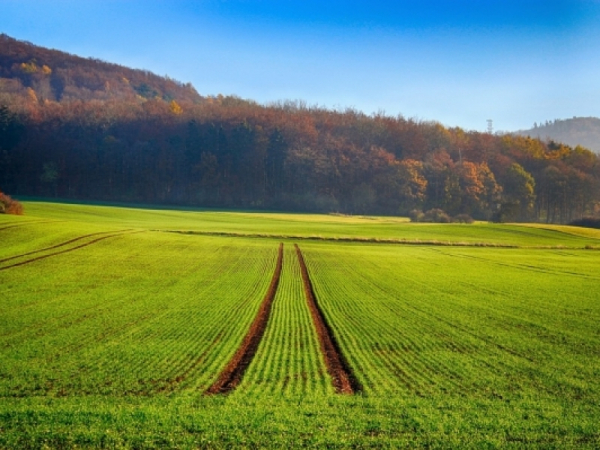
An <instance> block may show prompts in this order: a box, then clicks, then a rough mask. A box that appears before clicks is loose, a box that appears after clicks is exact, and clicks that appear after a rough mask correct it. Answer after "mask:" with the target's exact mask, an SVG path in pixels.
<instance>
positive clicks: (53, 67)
mask: <svg viewBox="0 0 600 450" xmlns="http://www.w3.org/2000/svg"><path fill="white" fill-rule="evenodd" d="M136 98H145V99H149V98H161V99H164V100H166V101H171V100H176V101H177V102H197V101H199V100H200V96H199V95H198V93H197V92H196V90H195V89H194V88H193V87H192V85H191V84H189V83H188V84H183V83H180V82H178V81H175V80H172V79H170V78H167V77H160V76H157V75H155V74H153V73H150V72H147V71H144V70H134V69H129V68H127V67H123V66H119V65H117V64H110V63H107V62H104V61H100V60H98V59H91V58H81V57H79V56H74V55H70V54H68V53H65V52H61V51H57V50H50V49H46V48H43V47H38V46H36V45H33V44H31V43H29V42H24V41H18V40H16V39H13V38H11V37H9V36H7V35H5V34H0V101H3V102H4V103H6V102H9V103H15V102H19V101H23V100H25V101H27V100H31V99H35V100H37V101H38V102H42V103H43V102H45V101H53V102H68V101H73V100H84V101H90V100H115V99H117V100H134V99H136Z"/></svg>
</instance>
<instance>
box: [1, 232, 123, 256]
mask: <svg viewBox="0 0 600 450" xmlns="http://www.w3.org/2000/svg"><path fill="white" fill-rule="evenodd" d="M121 231H122V232H123V233H126V232H127V231H132V230H121ZM115 232H116V231H101V232H99V233H91V234H86V235H83V236H79V237H76V238H73V239H69V240H68V241H65V242H63V243H61V244H56V245H52V246H50V247H45V248H41V249H39V250H34V251H32V252H27V253H22V254H20V255H15V256H11V257H9V258H4V259H0V263H3V262H6V261H12V260H13V259H17V258H23V257H25V256H30V255H35V254H36V253H42V252H46V251H48V250H54V249H55V248H60V247H64V246H65V245H69V244H72V243H73V242H77V241H80V240H82V239H85V238H89V237H92V236H98V235H101V234H109V233H115Z"/></svg>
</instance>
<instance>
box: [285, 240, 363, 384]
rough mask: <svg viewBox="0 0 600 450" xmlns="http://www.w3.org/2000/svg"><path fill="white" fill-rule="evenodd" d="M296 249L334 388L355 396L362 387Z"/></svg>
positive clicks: (310, 307) (307, 298)
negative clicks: (318, 299) (319, 302)
mask: <svg viewBox="0 0 600 450" xmlns="http://www.w3.org/2000/svg"><path fill="white" fill-rule="evenodd" d="M294 247H295V248H296V254H297V255H298V262H299V263H300V272H301V274H302V282H303V284H304V293H305V295H306V301H307V302H308V308H309V309H310V315H311V316H312V319H313V323H314V325H315V328H316V331H317V336H318V338H319V344H320V347H321V352H322V353H323V356H324V358H325V365H326V366H327V371H328V372H329V375H330V376H331V380H332V383H333V387H334V388H335V390H336V392H337V393H340V394H354V393H356V392H360V391H361V390H362V386H361V385H360V383H359V382H358V380H357V379H356V377H355V376H354V374H353V372H352V369H351V367H350V365H349V364H348V361H347V360H346V358H345V357H344V354H343V353H342V351H341V348H340V346H339V344H338V342H337V340H336V338H335V335H334V334H333V330H332V329H331V326H330V325H329V324H328V323H327V320H326V319H325V316H324V314H323V311H322V310H321V308H320V307H319V304H318V302H317V296H316V295H315V291H314V289H313V285H312V282H311V281H310V276H309V274H308V269H307V267H306V263H305V262H304V257H303V256H302V252H301V251H300V247H298V245H296V244H294Z"/></svg>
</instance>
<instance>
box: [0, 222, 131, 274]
mask: <svg viewBox="0 0 600 450" xmlns="http://www.w3.org/2000/svg"><path fill="white" fill-rule="evenodd" d="M125 233H126V232H121V233H116V234H111V235H109V236H102V237H99V238H96V239H93V240H91V241H89V242H86V243H85V244H80V245H77V246H75V247H71V248H67V249H65V250H61V251H59V252H54V253H50V254H49V255H43V256H38V257H36V258H31V259H28V260H27V261H22V262H20V263H15V264H11V265H10V266H4V267H0V271H2V270H6V269H10V268H12V267H18V266H24V265H25V264H29V263H32V262H35V261H40V260H42V259H46V258H50V257H51V256H57V255H62V254H63V253H69V252H72V251H74V250H77V249H80V248H83V247H87V246H89V245H92V244H95V243H96V242H99V241H103V240H104V239H108V238H111V237H116V236H121V235H123V234H125ZM134 233H142V231H134V232H133V233H130V234H134ZM35 253H37V252H35ZM22 256H24V255H22Z"/></svg>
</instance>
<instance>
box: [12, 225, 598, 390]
mask: <svg viewBox="0 0 600 450" xmlns="http://www.w3.org/2000/svg"><path fill="white" fill-rule="evenodd" d="M32 226H34V225H32ZM13 231H14V230H13ZM80 231H81V230H80ZM95 233H98V232H97V231H94V233H87V234H82V233H80V234H79V235H78V236H77V235H76V236H69V237H68V239H65V237H66V236H62V237H61V239H55V240H54V242H52V241H47V242H44V243H42V242H41V241H40V242H38V243H37V244H36V245H35V246H30V247H29V248H28V249H27V248H23V249H21V250H20V251H22V254H21V256H20V257H21V258H23V259H22V260H23V261H30V258H36V257H37V256H39V255H49V257H47V258H45V259H37V260H34V261H30V263H27V264H23V265H20V266H18V267H14V268H12V269H11V270H5V271H4V272H2V283H3V290H4V293H5V295H4V297H3V299H2V301H1V302H0V357H1V359H2V365H0V396H29V395H72V394H102V395H106V394H111V395H166V394H170V393H172V392H180V391H185V390H189V391H194V392H198V393H201V392H203V391H205V390H206V389H207V388H208V387H209V386H210V385H211V384H212V383H214V382H215V381H216V380H217V378H218V376H219V373H221V372H222V371H223V369H224V368H225V367H227V364H228V362H229V361H231V360H232V359H233V358H235V355H236V352H238V351H239V349H240V348H241V347H243V345H242V344H243V342H244V340H245V338H246V336H247V334H248V330H249V329H251V324H252V323H253V321H255V319H256V317H257V315H258V313H259V311H260V308H261V302H262V301H263V299H264V298H265V293H267V292H269V290H270V289H269V282H270V281H272V280H273V277H274V270H275V268H276V267H277V265H278V264H277V261H278V254H277V247H276V245H275V244H274V243H273V242H272V241H268V240H264V241H263V240H241V239H228V238H208V237H202V238H200V237H198V236H185V235H172V234H164V233H152V232H146V233H138V234H131V233H126V234H119V235H117V234H114V233H107V234H106V235H104V234H102V235H99V234H95ZM106 236H110V239H102V240H99V241H95V242H94V245H87V246H85V247H82V248H77V251H67V252H62V250H67V249H71V248H73V247H77V246H78V245H81V244H84V243H87V242H89V241H90V240H94V239H98V238H99V237H106ZM302 249H303V252H302V253H303V254H304V260H305V262H306V264H307V265H308V273H310V279H311V281H312V283H311V286H310V290H312V291H313V292H314V294H315V296H316V299H317V300H318V305H319V308H318V309H319V310H320V314H321V315H322V316H323V320H324V321H325V323H326V325H327V326H326V328H328V329H330V331H329V333H330V334H331V335H332V336H333V337H334V338H335V341H336V345H337V346H339V350H340V351H341V353H342V355H343V356H344V357H345V359H346V360H347V361H346V363H345V364H346V365H347V366H348V367H350V368H352V370H353V371H354V375H355V376H356V378H357V379H358V382H359V384H360V385H361V386H362V387H363V389H364V391H365V393H366V394H367V395H376V396H387V395H414V394H417V395H431V394H436V393H448V392H452V393H458V394H460V395H475V396H488V395H499V396H511V395H515V393H519V395H538V394H540V392H544V393H545V394H548V395H554V396H559V395H569V396H577V395H578V396H580V397H583V398H597V396H598V394H599V388H598V386H597V384H596V383H594V382H590V381H589V380H593V379H595V378H596V377H595V375H594V374H597V373H598V370H599V369H600V368H599V367H598V362H597V358H595V355H597V354H598V353H600V337H599V335H598V326H597V323H598V322H599V319H600V307H599V305H598V302H597V292H598V286H599V285H598V281H599V278H598V275H597V273H598V272H597V269H598V261H597V258H595V255H594V254H592V253H591V252H583V251H579V252H577V251H569V252H564V251H543V252H542V251H525V250H510V251H507V250H494V249H432V248H402V249H399V248H398V247H393V246H383V245H376V246H366V245H345V244H339V243H338V244H335V245H333V244H325V243H306V244H303V246H302ZM57 250H59V251H61V252H62V253H56V251H57ZM284 254H285V256H284V258H283V265H282V268H281V277H280V281H279V287H278V288H277V289H276V291H275V296H274V299H273V305H272V308H271V314H270V318H269V320H268V321H267V322H266V326H265V327H264V330H263V331H264V337H263V338H262V340H259V341H260V344H259V345H258V346H257V348H256V349H255V350H253V354H254V358H253V359H252V362H251V363H250V364H249V365H248V366H247V370H246V373H245V376H244V379H243V381H242V383H241V384H240V385H239V388H238V391H237V393H236V394H235V395H238V396H260V395H262V394H264V393H277V392H282V393H285V395H306V394H316V395H324V394H329V393H332V392H334V388H333V386H332V384H331V383H332V377H333V381H334V382H335V379H336V375H334V374H332V373H331V369H330V368H329V366H328V362H327V350H324V347H323V344H322V341H320V340H319V336H321V334H322V333H320V332H319V325H318V324H317V325H315V322H316V319H315V317H314V314H313V315H312V316H311V308H310V307H309V305H310V302H309V303H307V298H306V297H305V295H304V294H305V289H306V284H305V283H303V273H302V268H301V264H300V262H299V259H298V258H297V256H296V254H295V252H294V250H293V248H292V247H291V246H287V247H286V248H285V253H284ZM13 256H17V255H15V254H14V252H13ZM13 256H9V255H7V256H4V258H12V257H13ZM50 256H51V257H50ZM14 261H21V259H15V260H14ZM12 262H13V260H10V261H8V263H9V264H10V263H12ZM275 272H276V270H275ZM509 280H510V281H509ZM271 286H272V285H271ZM271 290H272V289H271ZM328 372H329V374H328Z"/></svg>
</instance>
